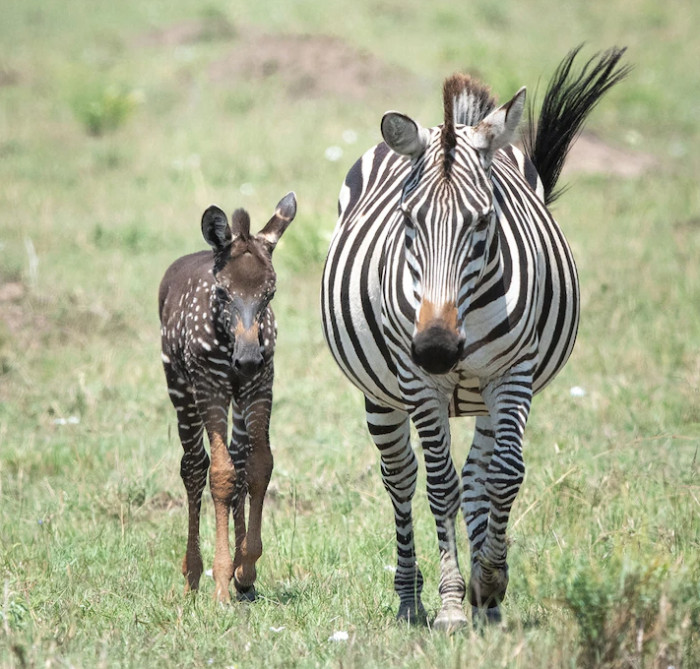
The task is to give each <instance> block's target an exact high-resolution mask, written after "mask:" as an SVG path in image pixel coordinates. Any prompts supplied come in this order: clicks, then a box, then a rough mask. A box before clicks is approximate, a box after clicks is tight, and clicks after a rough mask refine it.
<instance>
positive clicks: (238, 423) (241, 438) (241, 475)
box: [229, 402, 255, 600]
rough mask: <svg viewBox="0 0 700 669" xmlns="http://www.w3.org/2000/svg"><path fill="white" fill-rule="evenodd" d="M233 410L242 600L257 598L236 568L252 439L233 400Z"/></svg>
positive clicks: (240, 542) (235, 511)
mask: <svg viewBox="0 0 700 669" xmlns="http://www.w3.org/2000/svg"><path fill="white" fill-rule="evenodd" d="M232 412H233V432H232V434H231V443H230V444H229V453H230V455H231V459H232V460H233V464H234V466H235V467H236V490H235V492H234V495H233V505H232V509H231V510H232V513H233V526H234V532H235V535H236V550H235V553H234V555H233V573H234V580H233V582H234V585H235V586H236V590H237V592H238V598H239V599H241V600H253V599H255V589H254V588H250V589H248V590H247V591H246V592H241V590H240V589H239V584H238V583H237V581H236V578H235V573H236V569H238V567H239V566H240V565H241V562H242V549H243V540H244V539H245V535H246V519H245V509H246V496H247V494H248V486H247V481H246V471H245V466H246V460H247V459H248V455H249V453H250V440H249V439H248V432H247V431H246V427H245V419H244V418H243V413H242V412H241V410H240V409H239V407H238V405H237V404H236V403H235V402H232Z"/></svg>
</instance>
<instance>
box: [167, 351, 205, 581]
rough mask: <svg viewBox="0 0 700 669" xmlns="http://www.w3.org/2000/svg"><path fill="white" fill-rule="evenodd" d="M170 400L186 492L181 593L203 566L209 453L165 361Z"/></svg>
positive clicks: (186, 392) (191, 406) (193, 410)
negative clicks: (201, 537) (201, 544)
mask: <svg viewBox="0 0 700 669" xmlns="http://www.w3.org/2000/svg"><path fill="white" fill-rule="evenodd" d="M165 375H166V379H167V383H168V392H169V394H170V400H171V401H172V403H173V406H174V407H175V411H176V412H177V430H178V434H179V436H180V442H181V443H182V448H183V450H184V454H183V456H182V459H181V461H180V477H181V478H182V482H183V483H184V485H185V490H186V491H187V509H188V523H187V526H188V527H187V549H186V551H185V557H184V558H183V560H182V575H183V576H184V577H185V579H186V580H185V592H188V591H189V590H197V589H198V588H199V579H200V577H201V576H202V571H203V569H204V567H203V565H202V553H201V550H200V547H199V517H200V511H201V508H202V491H203V490H204V486H205V485H206V482H207V472H208V471H209V456H208V455H207V452H206V451H205V450H204V440H203V432H204V430H203V425H202V421H201V419H200V418H199V412H198V411H197V406H196V404H195V399H194V396H193V395H192V392H191V391H190V389H189V388H188V386H187V384H186V383H185V381H184V379H182V378H181V377H179V376H178V375H177V374H176V373H175V372H174V371H173V369H172V367H171V366H170V365H169V364H166V365H165Z"/></svg>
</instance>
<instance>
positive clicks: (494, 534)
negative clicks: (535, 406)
mask: <svg viewBox="0 0 700 669" xmlns="http://www.w3.org/2000/svg"><path fill="white" fill-rule="evenodd" d="M482 396H483V398H484V401H485V403H486V405H487V407H488V409H489V412H490V414H491V416H493V417H494V418H493V419H492V423H493V435H494V439H495V445H494V447H493V455H492V457H491V458H490V461H489V462H488V468H487V469H486V481H485V485H484V486H483V490H485V492H486V495H487V496H488V500H489V513H488V523H487V526H486V528H485V529H483V528H482V529H481V531H480V532H477V533H476V536H475V549H474V552H473V554H472V573H471V580H470V583H469V598H470V601H471V604H472V606H473V607H476V608H477V611H476V613H477V614H479V613H484V615H485V616H486V618H487V619H489V620H494V621H497V620H500V611H499V609H498V605H499V604H500V602H501V601H502V599H503V597H504V596H505V593H506V588H507V587H508V563H507V562H506V553H507V548H506V528H507V526H508V518H509V515H510V509H511V507H512V506H513V502H514V501H515V498H516V496H517V494H518V491H519V490H520V485H521V484H522V482H523V478H524V476H525V463H524V462H523V453H522V440H523V432H524V430H525V424H526V422H527V418H528V415H529V412H530V402H531V400H532V375H531V373H530V371H529V369H528V370H526V371H522V370H517V369H516V370H512V371H511V373H510V374H509V375H508V376H506V377H503V378H501V379H498V381H497V382H493V383H489V384H487V385H486V387H485V388H484V389H483V390H482ZM489 440H490V438H489V436H488V431H486V432H485V434H484V443H487V442H488V441H489ZM482 451H483V452H484V455H486V452H487V451H488V446H486V447H484V448H482ZM470 457H471V454H470ZM474 462H476V459H475V460H474ZM484 462H485V459H484ZM477 476H478V475H477Z"/></svg>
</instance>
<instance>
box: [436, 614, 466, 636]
mask: <svg viewBox="0 0 700 669" xmlns="http://www.w3.org/2000/svg"><path fill="white" fill-rule="evenodd" d="M467 622H468V621H467V616H465V615H464V611H462V609H461V608H449V609H440V613H438V614H437V617H436V618H435V620H434V622H433V629H436V630H440V631H442V632H445V633H446V634H454V633H455V632H457V631H458V630H461V629H463V628H464V627H466V626H467Z"/></svg>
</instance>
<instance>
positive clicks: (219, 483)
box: [205, 401, 236, 603]
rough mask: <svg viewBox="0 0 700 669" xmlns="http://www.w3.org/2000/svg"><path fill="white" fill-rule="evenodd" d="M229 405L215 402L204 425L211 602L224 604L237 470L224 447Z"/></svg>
mask: <svg viewBox="0 0 700 669" xmlns="http://www.w3.org/2000/svg"><path fill="white" fill-rule="evenodd" d="M227 414H228V402H223V401H217V402H216V403H215V404H214V405H212V406H210V407H209V408H208V411H207V413H206V419H205V425H206V429H207V434H208V436H209V443H210V446H211V469H210V470H209V487H210V488H211V497H212V500H213V501H214V516H215V519H216V547H215V551H214V568H213V575H214V582H215V583H216V588H215V591H214V599H216V600H217V601H219V602H222V603H227V602H229V601H230V600H231V595H230V593H229V583H230V582H231V578H232V577H233V561H232V560H231V549H230V547H229V512H230V509H231V504H232V502H233V498H234V493H235V488H236V468H235V466H234V464H233V461H232V460H231V455H230V454H229V451H228V447H227V444H226V432H227V428H228V416H227Z"/></svg>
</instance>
